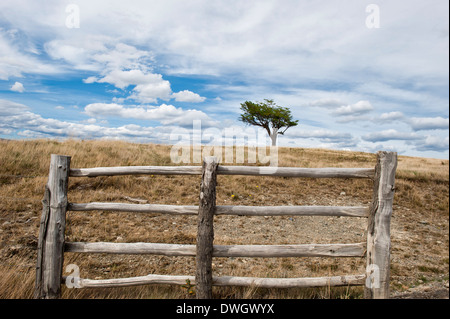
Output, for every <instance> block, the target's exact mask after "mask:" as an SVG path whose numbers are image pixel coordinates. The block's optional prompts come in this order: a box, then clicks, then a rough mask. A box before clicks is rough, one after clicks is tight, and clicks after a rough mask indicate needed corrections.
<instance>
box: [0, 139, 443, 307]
mask: <svg viewBox="0 0 450 319" xmlns="http://www.w3.org/2000/svg"><path fill="white" fill-rule="evenodd" d="M50 154H61V155H69V156H71V157H72V161H71V167H72V168H84V167H101V166H126V165H174V164H173V163H172V162H171V159H170V155H169V154H170V146H167V145H166V146H164V145H151V144H150V145H149V144H133V143H126V142H118V141H80V140H68V141H64V142H57V141H49V140H31V141H9V140H0V202H1V205H0V298H3V299H5V298H6V299H9V298H32V296H33V290H34V276H35V272H34V267H35V263H36V247H37V236H38V232H39V221H40V215H41V211H42V203H41V200H42V197H43V194H44V185H45V183H46V182H47V175H48V169H49V162H50ZM375 159H376V155H375V154H368V153H358V152H346V151H331V150H322V149H302V148H280V150H279V165H280V166H294V167H368V168H372V167H374V166H375ZM183 165H186V164H183ZM197 165H200V164H197ZM239 165H241V164H239ZM200 178H201V177H200V176H156V175H155V176H149V175H146V176H120V177H95V178H70V180H69V195H68V196H69V201H70V202H74V203H83V202H93V201H111V202H127V203H133V202H134V203H135V201H136V200H138V201H140V202H142V203H144V202H145V203H154V204H174V205H177V204H179V205H183V204H184V205H198V194H199V187H200ZM371 198H372V182H371V180H362V179H344V180H341V179H307V178H282V177H252V176H223V175H219V176H218V187H217V204H218V205H230V204H236V205H255V206H258V205H259V206H263V205H266V206H271V205H348V206H353V205H355V206H356V205H358V206H359V205H369V203H370V201H371ZM214 222H215V241H214V242H215V244H303V243H352V242H365V240H366V234H365V231H366V223H367V220H366V219H364V218H349V217H341V218H338V217H250V216H247V217H245V216H216V217H215V221H214ZM196 225H197V222H196V217H195V216H173V215H159V214H136V213H118V212H107V211H105V212H98V211H97V212H68V214H67V228H66V240H67V241H110V242H153V243H180V244H193V243H195V238H196ZM391 233H392V252H391V254H392V255H391V258H392V260H391V294H392V296H393V297H396V296H404V295H408V294H413V293H416V292H417V291H418V290H420V292H421V293H424V294H423V295H421V296H422V297H426V293H427V292H428V293H430V296H431V298H433V296H434V297H436V296H437V297H436V298H439V297H441V296H442V293H444V296H445V293H446V295H447V298H448V275H449V162H448V160H437V159H426V158H414V157H406V156H399V162H398V168H397V176H396V193H395V198H394V206H393V216H392V222H391ZM365 262H366V260H365V258H362V259H361V258H214V259H213V263H214V264H213V270H214V275H218V276H220V275H233V276H259V277H278V278H284V277H314V276H328V275H345V274H363V273H364V269H365ZM68 264H76V265H77V266H78V267H79V269H80V275H81V277H83V278H90V279H106V278H120V277H130V276H142V275H147V274H172V275H194V274H195V258H193V257H192V258H191V257H166V256H150V255H146V256H143V255H104V254H76V253H66V254H65V265H68ZM66 274H67V275H68V273H66ZM436 291H437V292H439V294H435V295H433V293H435V292H436ZM213 293H214V296H215V298H362V297H363V288H362V287H354V288H349V287H343V288H329V287H327V288H317V289H316V288H311V289H297V288H295V289H256V288H239V287H227V288H223V287H214V289H213ZM62 296H63V298H177V299H178V298H192V297H193V296H192V295H190V294H189V293H188V292H187V290H186V289H185V288H183V287H181V286H167V285H150V286H136V287H127V288H108V289H106V288H104V289H68V288H67V287H65V286H63V287H62Z"/></svg>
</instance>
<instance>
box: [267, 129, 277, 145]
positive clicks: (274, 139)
mask: <svg viewBox="0 0 450 319" xmlns="http://www.w3.org/2000/svg"><path fill="white" fill-rule="evenodd" d="M269 136H270V139H271V140H272V146H277V136H278V132H273V133H272V134H269Z"/></svg>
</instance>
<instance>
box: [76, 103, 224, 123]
mask: <svg viewBox="0 0 450 319" xmlns="http://www.w3.org/2000/svg"><path fill="white" fill-rule="evenodd" d="M84 110H85V113H86V114H87V115H89V116H91V117H94V118H97V117H100V118H104V117H114V116H116V117H121V118H133V119H140V120H149V121H158V122H161V123H162V124H165V125H180V126H192V123H193V121H194V120H201V121H202V125H203V126H205V127H207V126H218V125H219V122H217V121H213V120H211V119H210V118H209V116H208V115H206V114H205V113H203V112H202V111H198V110H183V109H181V108H176V107H175V106H173V105H167V104H162V105H160V106H158V107H155V108H144V107H124V106H123V105H120V104H116V103H109V104H107V103H92V104H89V105H87V106H86V107H85V108H84Z"/></svg>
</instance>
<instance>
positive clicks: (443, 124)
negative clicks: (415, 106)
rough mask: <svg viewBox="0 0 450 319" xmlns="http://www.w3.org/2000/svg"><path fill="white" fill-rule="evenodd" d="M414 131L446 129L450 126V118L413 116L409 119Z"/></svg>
mask: <svg viewBox="0 0 450 319" xmlns="http://www.w3.org/2000/svg"><path fill="white" fill-rule="evenodd" d="M407 122H408V123H409V124H410V125H411V128H412V129H413V130H414V131H420V130H446V129H448V127H449V120H448V118H446V119H445V118H443V117H413V118H410V119H409V120H408V121H407Z"/></svg>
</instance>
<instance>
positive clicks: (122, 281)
mask: <svg viewBox="0 0 450 319" xmlns="http://www.w3.org/2000/svg"><path fill="white" fill-rule="evenodd" d="M67 278H68V277H63V280H64V281H65V280H66V279H67ZM77 279H78V280H77V285H78V288H114V287H129V286H140V285H149V284H171V285H185V284H186V282H187V281H188V280H189V281H190V283H191V284H192V285H195V276H169V275H154V274H150V275H146V276H137V277H129V278H114V279H84V278H77ZM365 280H366V275H365V274H361V275H346V276H331V277H311V278H308V277H305V278H258V277H236V276H220V277H216V276H213V277H212V284H213V285H214V286H241V287H255V288H305V287H339V286H361V285H363V284H364V282H365Z"/></svg>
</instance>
